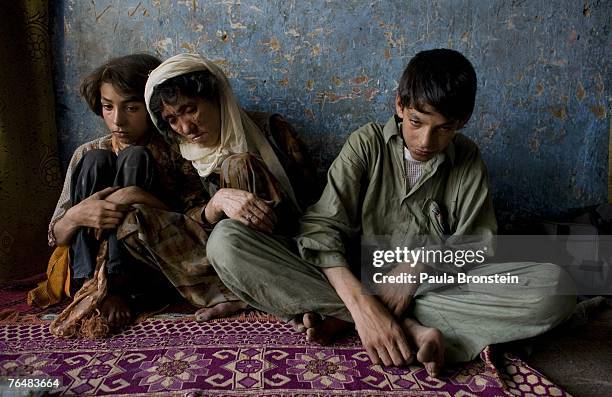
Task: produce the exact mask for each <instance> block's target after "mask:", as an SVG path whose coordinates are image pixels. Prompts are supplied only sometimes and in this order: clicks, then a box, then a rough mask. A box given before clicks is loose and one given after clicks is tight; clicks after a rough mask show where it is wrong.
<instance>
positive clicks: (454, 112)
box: [207, 49, 575, 376]
mask: <svg viewBox="0 0 612 397" xmlns="http://www.w3.org/2000/svg"><path fill="white" fill-rule="evenodd" d="M475 96H476V73H475V71H474V69H473V67H472V65H471V64H470V62H469V61H468V60H467V59H466V58H465V57H464V56H463V55H461V54H460V53H458V52H456V51H453V50H448V49H435V50H429V51H423V52H420V53H419V54H417V55H416V56H415V57H414V58H413V59H412V60H411V61H410V63H409V64H408V66H407V67H406V69H405V70H404V73H403V75H402V77H401V80H400V82H399V87H398V91H397V95H396V100H395V108H396V109H395V111H396V112H395V113H396V114H395V115H394V116H393V117H391V119H390V120H389V121H388V122H387V123H386V124H385V125H380V124H374V123H370V124H367V125H365V126H363V127H361V128H360V129H358V130H357V131H355V132H354V133H353V134H351V136H350V137H349V139H348V140H347V142H346V143H345V145H344V146H343V148H342V150H341V152H340V154H339V156H338V157H337V158H336V160H335V161H334V162H333V164H332V165H331V167H330V169H329V172H328V177H327V178H328V181H327V185H326V187H325V190H324V192H323V194H322V196H321V198H320V200H319V201H318V202H317V203H316V204H315V205H313V206H312V207H310V208H309V209H308V211H307V212H306V213H305V214H304V215H303V217H302V219H301V221H300V232H299V234H298V235H297V236H296V237H295V239H294V241H288V240H284V239H282V238H278V237H274V236H270V235H266V234H264V233H260V232H256V231H253V230H249V229H248V228H245V227H244V226H243V225H241V224H240V223H238V222H232V221H231V220H227V221H222V223H221V224H219V225H218V226H217V227H216V228H215V231H214V232H213V234H212V235H211V237H210V239H209V242H208V246H207V249H208V252H209V259H210V261H211V263H212V264H213V266H214V267H215V269H216V270H217V273H218V274H219V277H220V278H221V280H222V281H223V282H224V283H225V284H226V286H227V287H228V288H230V289H231V290H232V291H233V292H234V293H235V294H236V295H238V296H239V297H240V298H241V299H242V300H244V301H245V302H247V303H249V304H251V305H252V306H254V307H256V308H258V309H261V310H264V311H266V312H269V313H272V314H275V315H277V316H279V317H281V318H284V319H287V320H289V319H291V318H295V317H296V316H298V318H300V320H301V322H302V323H303V324H304V326H305V328H306V332H307V335H308V338H309V339H310V340H314V341H317V342H320V343H326V342H328V341H329V340H331V338H333V337H334V336H337V335H338V334H339V333H341V332H343V331H345V330H346V329H349V328H351V327H353V326H354V327H355V328H356V330H357V332H358V334H359V337H360V338H361V341H362V343H363V345H364V347H365V349H366V350H367V352H368V355H369V356H370V358H371V360H372V362H373V363H376V364H380V363H383V364H385V365H396V366H401V365H407V364H410V363H412V362H413V361H414V360H415V359H416V360H417V361H418V362H420V363H422V364H423V365H424V366H425V368H426V370H427V372H428V373H429V374H430V375H431V376H437V375H438V374H439V373H440V370H441V369H442V366H443V364H444V361H445V360H447V361H467V360H471V359H473V358H474V357H476V356H477V355H478V353H479V352H480V351H481V350H482V349H483V348H484V347H485V346H487V345H489V344H493V343H502V342H508V341H512V340H517V339H522V338H527V337H531V336H535V335H537V334H540V333H543V332H545V331H547V330H549V329H551V328H553V327H554V326H556V325H557V324H559V323H560V322H561V321H563V319H565V318H566V317H567V316H568V315H569V314H570V313H571V312H572V310H573V307H574V304H575V297H574V296H572V295H555V294H551V293H550V292H544V291H545V290H546V291H550V290H551V289H552V290H556V289H563V290H565V291H567V290H570V289H571V287H568V285H569V284H570V283H571V281H570V280H569V279H568V276H567V275H566V273H565V272H563V271H562V270H561V269H560V268H558V267H557V266H555V265H552V264H538V263H497V264H491V263H487V264H478V265H474V266H471V267H468V266H465V267H461V268H460V267H458V266H455V265H452V264H451V265H446V266H444V265H439V264H438V265H436V266H435V267H436V270H437V271H443V272H445V273H448V274H453V273H454V274H457V273H458V272H465V273H467V274H469V275H472V276H485V277H487V276H491V275H497V274H511V275H516V276H519V277H520V279H521V280H528V282H521V283H519V284H518V285H511V286H505V285H499V286H496V287H495V288H494V289H492V288H491V287H490V286H485V285H481V284H478V283H467V284H464V285H459V284H451V285H446V286H445V288H444V293H442V292H440V291H438V290H436V288H435V287H432V286H431V285H428V284H429V283H427V282H425V283H422V284H421V283H419V282H418V281H419V278H418V277H416V280H417V281H416V282H410V283H404V284H393V285H385V286H383V288H379V289H378V291H377V294H376V295H372V294H367V293H364V292H363V290H364V289H363V287H364V284H363V283H362V282H361V281H360V280H359V278H358V276H356V274H359V264H358V262H357V263H356V262H355V261H354V260H353V257H355V256H356V255H355V251H358V249H357V250H356V249H355V248H354V247H355V246H354V245H352V244H351V242H355V241H358V240H359V239H360V238H361V239H363V238H368V237H371V236H389V238H396V237H400V238H401V239H402V241H417V240H418V239H419V238H422V237H423V236H426V244H433V245H440V244H444V245H446V246H453V245H457V244H461V238H462V237H464V236H476V237H477V238H478V240H479V241H480V242H482V243H483V244H485V246H486V245H487V244H488V243H489V242H490V241H491V240H492V238H493V236H494V235H495V234H496V230H497V223H496V220H495V215H494V212H493V206H492V203H491V197H490V191H489V183H488V176H487V170H486V166H485V164H484V162H483V161H482V158H481V156H480V152H479V150H478V147H477V146H476V144H474V142H472V141H471V140H470V139H469V138H467V137H465V136H464V135H461V134H459V133H457V130H459V129H461V128H462V127H463V126H464V125H465V124H466V123H467V122H468V120H469V118H470V116H471V114H472V111H473V109H474V102H475ZM296 243H297V244H296ZM410 248H415V246H413V247H410ZM426 269H427V267H426V265H425V264H423V263H414V264H412V265H408V264H403V265H399V266H397V267H396V268H395V269H393V270H392V271H391V272H390V273H389V274H391V275H393V274H406V275H414V276H418V275H419V274H420V273H422V272H424V271H426ZM466 289H467V290H469V291H470V293H467V294H466V293H464V291H465V290H466Z"/></svg>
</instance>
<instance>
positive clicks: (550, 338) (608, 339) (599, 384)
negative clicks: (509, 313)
mask: <svg viewBox="0 0 612 397" xmlns="http://www.w3.org/2000/svg"><path fill="white" fill-rule="evenodd" d="M611 303H612V299H611V298H608V299H607V302H606V301H604V302H601V304H600V305H598V306H596V307H593V308H590V309H589V310H587V313H586V315H585V314H583V313H577V315H574V316H573V317H574V318H573V319H572V320H570V322H569V323H568V324H564V325H561V326H560V327H558V328H557V329H555V330H554V331H552V332H550V333H547V334H545V335H542V336H541V337H539V338H537V340H535V341H534V342H533V343H531V346H532V349H533V350H532V353H531V354H530V355H528V356H527V357H525V358H526V360H527V362H528V363H529V365H531V366H532V367H534V368H535V369H537V370H539V371H541V372H542V373H544V374H545V375H546V376H547V377H548V378H549V379H550V380H551V381H553V382H554V383H556V384H558V385H560V386H562V387H563V389H564V390H566V391H567V392H569V393H571V394H572V395H573V396H576V397H582V396H585V397H586V396H612V304H611Z"/></svg>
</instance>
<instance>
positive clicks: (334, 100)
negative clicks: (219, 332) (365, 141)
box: [52, 0, 612, 217]
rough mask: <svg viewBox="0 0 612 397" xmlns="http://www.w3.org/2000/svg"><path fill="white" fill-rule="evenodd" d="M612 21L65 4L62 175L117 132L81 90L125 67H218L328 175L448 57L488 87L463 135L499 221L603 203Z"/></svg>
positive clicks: (564, 5)
mask: <svg viewBox="0 0 612 397" xmlns="http://www.w3.org/2000/svg"><path fill="white" fill-rule="evenodd" d="M611 9H612V6H611V4H610V3H609V2H604V1H601V2H596V1H587V2H582V1H574V0H562V1H557V2H554V4H553V3H549V2H547V1H518V0H515V1H505V0H497V1H487V2H480V1H469V0H463V1H432V2H419V1H342V2H340V1H323V0H313V1H296V0H287V1H280V0H269V1H256V0H251V1H246V0H243V1H240V0H236V1H231V0H221V1H199V0H193V1H169V0H157V1H136V0H128V1H102V0H91V1H74V0H72V1H58V2H54V9H53V10H52V12H53V15H54V17H55V28H54V35H53V46H54V53H55V84H56V89H57V111H58V124H59V125H58V127H59V133H60V137H59V139H60V145H61V154H62V161H63V165H64V166H65V165H66V164H67V162H68V160H69V158H70V155H71V153H72V151H73V150H74V149H75V148H76V147H77V146H78V145H79V144H81V143H83V142H85V141H87V140H90V139H92V138H94V137H96V136H99V135H100V134H102V133H103V132H104V128H103V123H102V121H101V120H100V119H98V118H96V117H95V116H94V115H93V114H91V113H90V112H89V111H88V110H87V108H86V105H85V103H84V102H83V101H82V100H81V99H80V98H79V97H78V86H79V83H80V80H81V79H82V77H83V76H85V75H86V74H87V73H88V72H89V71H91V70H92V69H93V68H95V67H96V66H97V65H99V64H100V63H101V62H103V61H104V60H106V59H107V58H109V57H112V56H118V55H124V54H127V53H132V52H141V51H146V52H150V53H153V54H156V55H158V56H160V57H161V58H167V57H169V56H172V55H174V54H177V53H180V52H187V51H188V52H199V53H202V54H204V55H205V56H207V57H208V58H211V59H213V60H214V61H215V62H216V63H218V64H219V65H220V66H221V67H222V68H223V69H224V70H225V72H226V73H227V75H228V77H229V78H230V82H231V83H232V85H233V88H234V91H235V92H236V94H237V97H238V98H239V100H240V102H241V104H242V106H243V107H245V108H247V109H256V110H263V111H269V112H279V113H281V114H283V115H285V116H286V117H287V118H288V119H289V120H290V121H291V122H293V123H294V124H295V126H296V127H297V129H298V131H299V132H300V134H301V135H302V137H303V138H304V140H305V141H306V143H307V144H308V146H309V147H310V148H311V152H312V155H313V157H314V159H315V160H316V161H317V164H318V166H319V171H320V172H321V174H323V172H324V171H325V169H326V168H327V166H328V165H329V164H330V162H331V161H332V160H333V158H334V157H335V156H336V155H337V153H338V151H339V150H340V147H341V145H342V144H343V142H344V141H345V139H346V138H347V136H348V134H350V133H351V132H352V131H353V130H355V129H356V128H357V127H359V126H360V125H362V124H364V123H366V122H369V121H380V122H385V121H386V120H387V119H388V117H389V116H390V115H391V114H392V111H393V106H392V104H393V96H394V91H395V89H396V86H397V80H398V79H399V76H400V74H401V72H402V70H403V68H404V66H405V65H406V63H407V62H408V60H409V59H410V58H411V57H412V56H413V55H414V54H415V53H416V52H418V51H420V50H423V49H429V48H435V47H449V48H453V49H456V50H459V51H461V52H463V53H464V54H465V55H466V56H467V57H468V59H470V60H471V61H472V63H473V64H474V66H475V68H476V71H477V74H478V76H479V84H478V89H479V91H478V96H477V101H476V109H475V111H474V115H473V117H472V119H471V121H470V122H469V124H468V125H467V127H466V128H465V130H464V133H465V134H466V135H468V136H470V137H471V138H473V139H474V140H475V141H476V142H477V143H478V144H479V146H480V148H481V150H482V152H483V156H484V159H485V161H486V163H487V165H488V168H489V172H490V177H491V181H492V186H493V197H494V200H495V205H496V209H497V211H498V214H500V215H502V216H504V217H506V216H508V215H509V214H511V213H512V214H518V215H545V216H549V215H554V214H559V213H562V212H563V211H565V210H567V209H569V208H576V207H583V206H586V205H590V204H596V203H599V202H604V201H605V200H606V197H607V172H608V159H607V156H608V150H607V147H608V128H609V112H610V93H609V86H610V73H609V54H610V53H611V51H610V43H611V42H610V15H611ZM606 54H608V56H606Z"/></svg>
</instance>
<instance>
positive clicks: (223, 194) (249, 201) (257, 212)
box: [206, 188, 276, 233]
mask: <svg viewBox="0 0 612 397" xmlns="http://www.w3.org/2000/svg"><path fill="white" fill-rule="evenodd" d="M208 206H210V207H212V209H213V211H215V214H211V218H216V219H213V220H218V219H219V218H220V216H222V214H220V213H221V212H222V213H224V214H225V215H227V217H228V218H230V219H236V220H237V221H240V222H241V223H243V224H245V225H246V226H249V227H251V228H253V229H256V230H259V231H262V232H266V233H271V232H272V230H273V229H274V225H275V224H276V215H275V214H274V210H273V209H272V207H270V205H269V204H268V203H267V202H266V201H264V200H262V199H260V198H259V197H257V196H255V195H254V194H252V193H249V192H247V191H244V190H240V189H229V188H224V189H220V190H219V191H218V192H217V193H215V195H214V196H213V197H212V198H211V200H210V202H209V204H208ZM206 215H207V218H208V219H209V220H210V218H209V216H208V215H209V214H208V213H207V214H206Z"/></svg>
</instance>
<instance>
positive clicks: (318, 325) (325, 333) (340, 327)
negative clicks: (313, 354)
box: [302, 313, 353, 345]
mask: <svg viewBox="0 0 612 397" xmlns="http://www.w3.org/2000/svg"><path fill="white" fill-rule="evenodd" d="M302 323H303V324H304V327H306V339H308V341H310V342H316V343H319V344H321V345H328V344H330V343H331V342H332V341H333V340H334V339H335V338H336V337H338V336H339V335H340V334H342V333H344V332H346V331H348V330H350V329H351V328H352V327H353V324H352V323H349V322H346V321H344V320H340V319H337V318H335V317H325V319H324V320H323V319H322V318H321V316H320V315H318V314H317V313H306V314H304V317H302Z"/></svg>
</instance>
